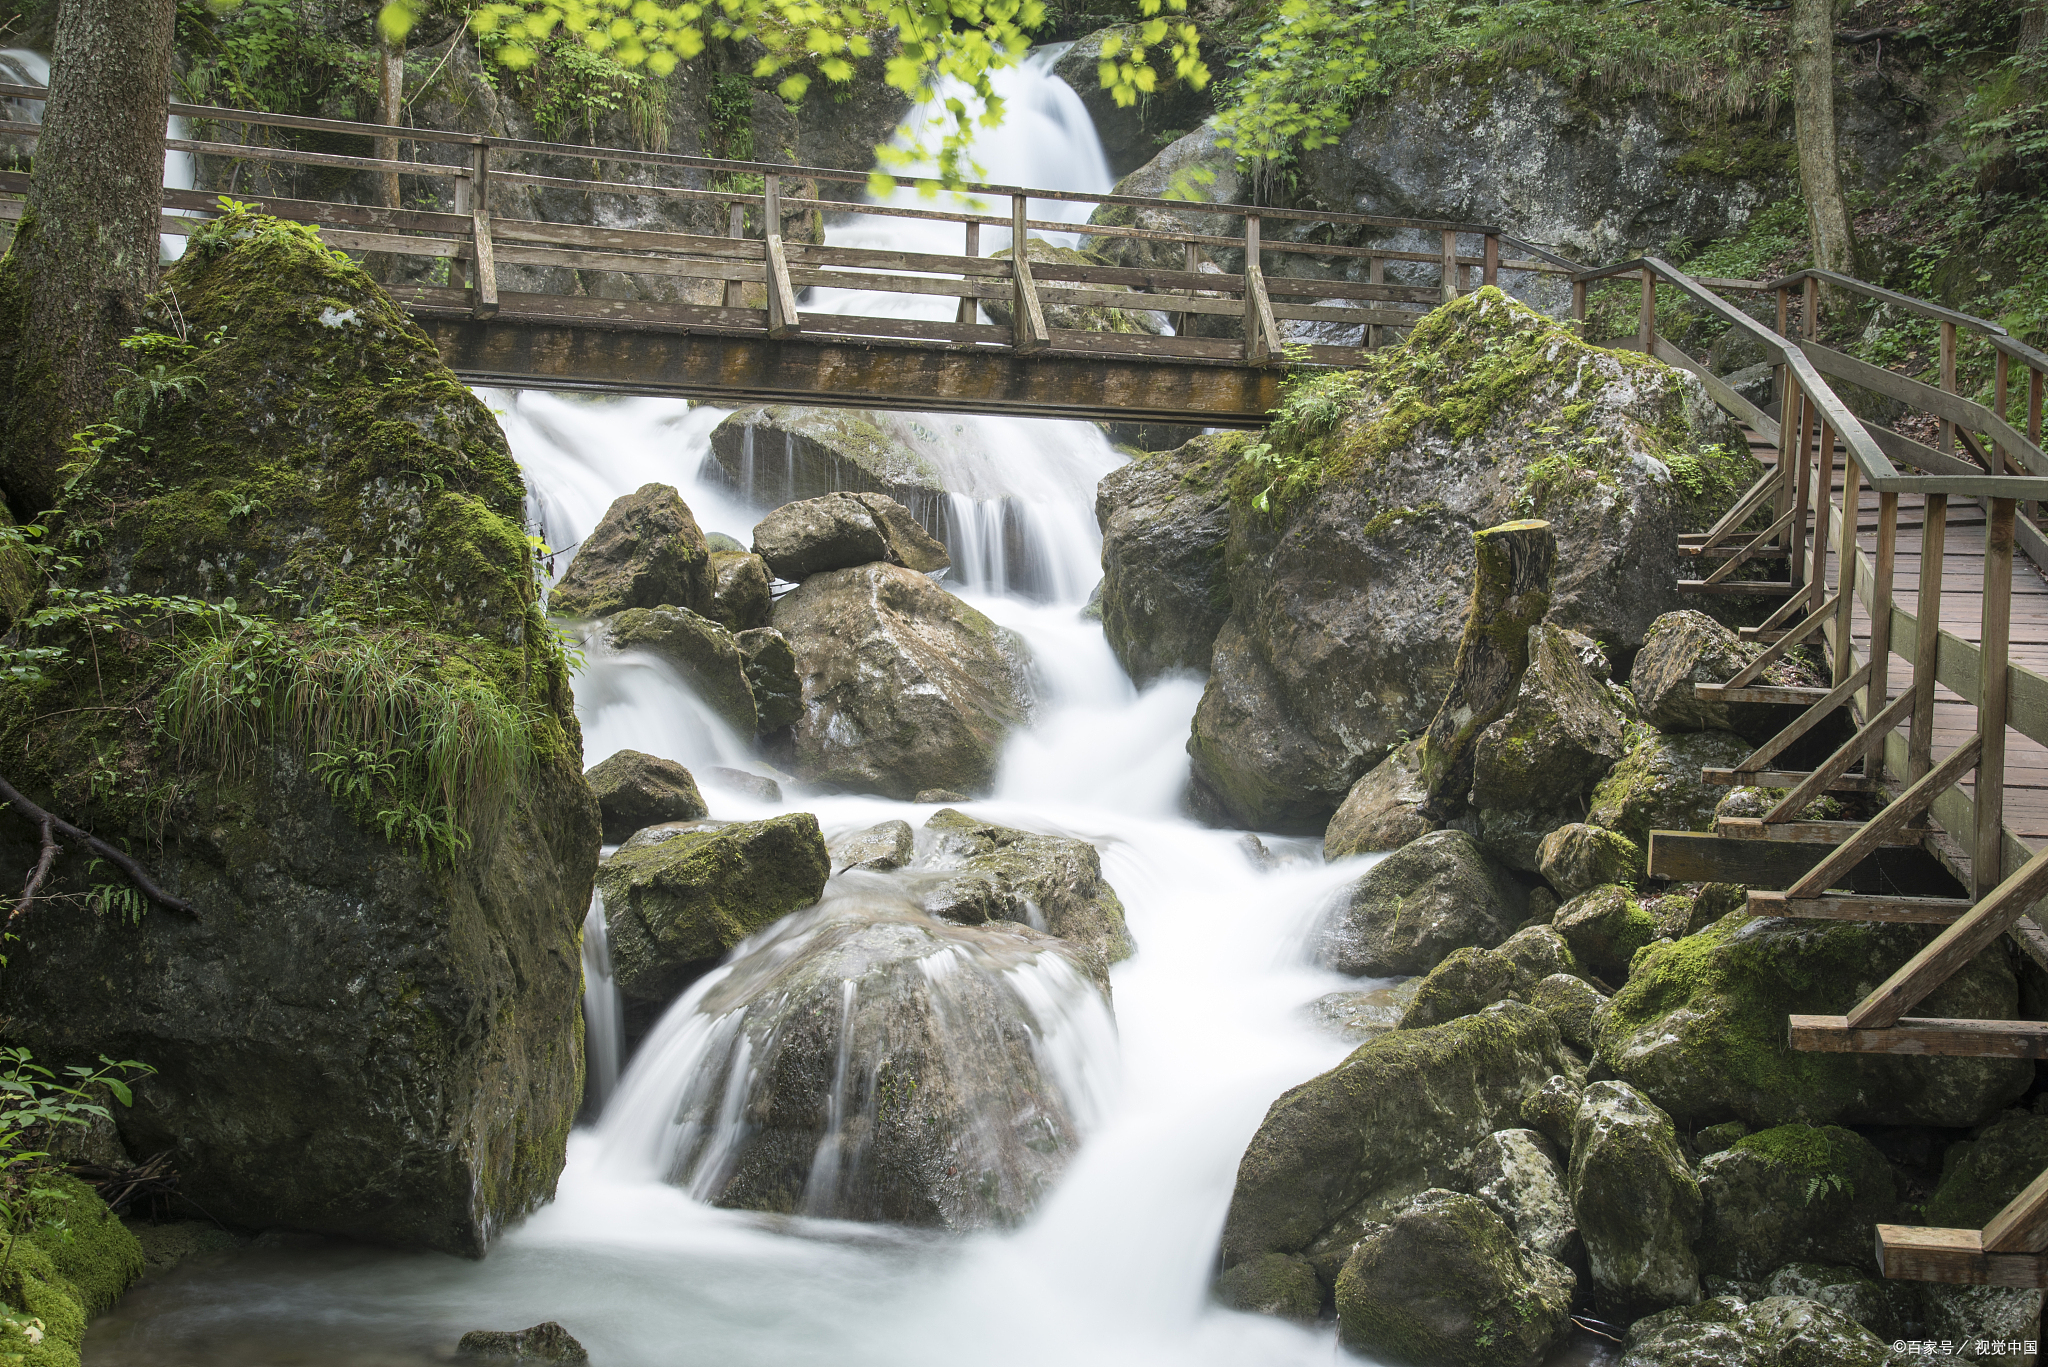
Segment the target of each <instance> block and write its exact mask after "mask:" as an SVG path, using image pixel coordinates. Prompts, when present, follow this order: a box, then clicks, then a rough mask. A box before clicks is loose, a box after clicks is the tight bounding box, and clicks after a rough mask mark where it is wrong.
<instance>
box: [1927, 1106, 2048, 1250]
mask: <svg viewBox="0 0 2048 1367" xmlns="http://www.w3.org/2000/svg"><path fill="white" fill-rule="evenodd" d="M2043 1172H2048V1116H2038V1115H2027V1114H2025V1113H2015V1114H2011V1115H2006V1116H2001V1117H2000V1118H1999V1119H1998V1120H1997V1121H1996V1122H1995V1123H1993V1124H1991V1125H1987V1126H1986V1127H1985V1128H1984V1129H1983V1131H1982V1132H1981V1133H1979V1134H1978V1135H1977V1136H1976V1137H1975V1138H1974V1139H1969V1140H1963V1141H1960V1142H1958V1143H1955V1144H1952V1145H1950V1146H1949V1149H1948V1152H1947V1153H1945V1154H1943V1155H1942V1160H1941V1184H1940V1185H1939V1186H1937V1187H1936V1188H1935V1189H1934V1195H1933V1196H1932V1197H1931V1198H1929V1200H1928V1202H1927V1211H1926V1214H1927V1220H1926V1223H1928V1224H1930V1225H1937V1226H1940V1227H1942V1228H1945V1229H1981V1228H1983V1227H1984V1226H1985V1225H1987V1224H1989V1223H1991V1217H1992V1216H1994V1215H1996V1214H1998V1212H1999V1211H2001V1210H2003V1209H2004V1208H2005V1206H2006V1203H2007V1202H2009V1201H2011V1200H2012V1199H2013V1198H2014V1197H2015V1196H2018V1195H2019V1194H2020V1193H2021V1192H2022V1191H2024V1190H2026V1187H2027V1184H2028V1183H2029V1182H2032V1181H2033V1180H2034V1179H2035V1178H2036V1177H2039V1176H2040V1175H2041V1174H2042V1173H2043Z"/></svg>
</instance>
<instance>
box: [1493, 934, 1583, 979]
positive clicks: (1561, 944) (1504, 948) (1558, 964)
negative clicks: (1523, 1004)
mask: <svg viewBox="0 0 2048 1367" xmlns="http://www.w3.org/2000/svg"><path fill="white" fill-rule="evenodd" d="M1498 952H1499V954H1500V956H1501V957H1502V958H1504V959H1506V960H1507V961H1508V962H1510V963H1512V964H1513V965H1514V966H1515V967H1516V968H1517V969H1518V970H1520V972H1521V974H1522V976H1523V977H1524V978H1525V979H1527V980H1528V981H1529V982H1532V983H1533V982H1535V981H1536V980H1537V979H1539V978H1547V977H1549V976H1550V975H1551V974H1553V973H1570V974H1579V973H1583V972H1585V966H1584V965H1583V964H1581V963H1580V962H1579V958H1578V956H1577V955H1576V954H1574V953H1572V947H1571V946H1570V945H1569V944H1567V943H1565V938H1564V936H1562V935H1559V934H1558V933H1557V931H1556V929H1555V928H1553V927H1551V926H1546V925H1534V926H1523V927H1522V928H1521V929H1520V930H1518V931H1516V932H1515V933H1514V934H1512V935H1510V936H1508V938H1507V939H1505V940H1503V941H1501V943H1500V945H1499V946H1498Z"/></svg>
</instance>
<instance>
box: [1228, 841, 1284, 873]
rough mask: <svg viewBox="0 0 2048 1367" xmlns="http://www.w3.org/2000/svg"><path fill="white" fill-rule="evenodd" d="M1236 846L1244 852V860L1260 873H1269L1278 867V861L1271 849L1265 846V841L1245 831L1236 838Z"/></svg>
mask: <svg viewBox="0 0 2048 1367" xmlns="http://www.w3.org/2000/svg"><path fill="white" fill-rule="evenodd" d="M1237 848H1238V849H1239V850H1241V851H1243V852H1244V857H1245V862H1246V863H1248V864H1250V865H1251V866H1252V867H1253V868H1255V869H1257V870H1258V871H1259V872H1260V873H1271V872H1272V871H1273V870H1274V869H1277V868H1279V867H1280V861H1279V859H1277V858H1276V857H1274V854H1273V851H1271V850H1269V849H1267V848H1266V842H1265V841H1263V840H1261V839H1259V838H1258V837H1257V836H1256V835H1253V834H1252V833H1251V832H1250V831H1246V832H1245V833H1244V834H1243V835H1241V836H1239V837H1238V838H1237Z"/></svg>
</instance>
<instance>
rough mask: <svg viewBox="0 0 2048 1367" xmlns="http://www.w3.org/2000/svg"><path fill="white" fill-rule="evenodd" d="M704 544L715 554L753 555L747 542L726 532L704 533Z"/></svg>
mask: <svg viewBox="0 0 2048 1367" xmlns="http://www.w3.org/2000/svg"><path fill="white" fill-rule="evenodd" d="M704 545H705V547H706V548H707V549H708V550H709V551H710V552H711V553H712V554H713V555H751V554H753V552H751V551H749V550H748V549H747V546H746V543H745V542H743V541H741V540H740V539H739V538H738V537H736V536H728V535H726V534H725V533H724V532H706V533H704Z"/></svg>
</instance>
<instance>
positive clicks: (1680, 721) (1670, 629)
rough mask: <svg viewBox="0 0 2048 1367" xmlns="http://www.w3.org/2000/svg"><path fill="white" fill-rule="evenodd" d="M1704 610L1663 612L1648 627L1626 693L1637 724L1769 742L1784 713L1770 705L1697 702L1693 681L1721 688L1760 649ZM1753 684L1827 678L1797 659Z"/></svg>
mask: <svg viewBox="0 0 2048 1367" xmlns="http://www.w3.org/2000/svg"><path fill="white" fill-rule="evenodd" d="M1764 649H1765V647H1764V646H1762V645H1761V644H1757V643H1753V642H1749V641H1745V640H1743V639H1742V638H1741V637H1739V636H1737V635H1736V634H1735V633H1734V632H1732V631H1730V630H1729V629H1728V628H1727V627H1725V626H1722V625H1721V624H1720V623H1719V622H1717V621H1715V620H1714V619H1713V618H1711V617H1709V616H1707V615H1706V614H1705V613H1704V612H1697V611H1694V610H1692V609H1689V608H1688V609H1686V610H1684V611H1681V612H1671V613H1666V614H1665V615H1664V616H1662V617H1659V618H1658V619H1657V620H1656V621H1655V622H1652V623H1651V624H1650V630H1649V633H1648V634H1647V635H1646V636H1644V638H1643V648H1642V650H1641V652H1640V653H1638V654H1637V655H1636V658H1635V663H1634V664H1633V665H1632V666H1631V667H1630V669H1629V676H1628V683H1629V688H1630V690H1631V691H1632V692H1634V694H1635V695H1636V704H1637V706H1639V707H1641V708H1642V710H1643V720H1644V721H1646V722H1648V723H1649V724H1650V725H1652V726H1654V727H1656V728H1657V729H1658V730H1660V731H1734V732H1737V733H1739V734H1741V735H1744V736H1748V737H1750V738H1752V739H1755V740H1759V741H1761V740H1767V739H1769V738H1770V737H1771V736H1773V735H1775V734H1777V732H1778V730H1779V729H1780V728H1781V727H1783V726H1784V724H1785V716H1786V714H1785V710H1784V709H1783V708H1782V707H1779V706H1775V705H1773V704H1771V703H1739V702H1738V703H1729V702H1721V701H1719V700H1712V701H1710V700H1707V699H1704V698H1701V697H1699V696H1698V695H1697V693H1696V692H1695V686H1696V685H1699V684H1718V683H1726V682H1727V681H1728V680H1729V679H1731V678H1733V677H1735V674H1736V673H1737V671H1739V670H1741V669H1742V668H1743V666H1745V665H1747V664H1749V663H1750V661H1752V660H1754V659H1755V658H1756V657H1757V656H1759V655H1761V654H1762V653H1763V652H1764ZM1756 682H1757V683H1759V684H1762V685H1767V686H1771V687H1779V686H1783V687H1795V688H1812V687H1825V686H1826V685H1827V683H1828V680H1827V679H1825V678H1823V677H1822V676H1821V674H1820V673H1819V671H1817V670H1816V669H1814V668H1813V666H1811V665H1810V664H1808V663H1806V662H1805V661H1804V660H1803V659H1799V658H1796V657H1793V658H1782V659H1779V660H1776V661H1774V662H1772V663H1771V664H1769V665H1766V666H1765V667H1764V672H1763V674H1762V675H1761V676H1759V677H1758V679H1757V680H1756Z"/></svg>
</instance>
